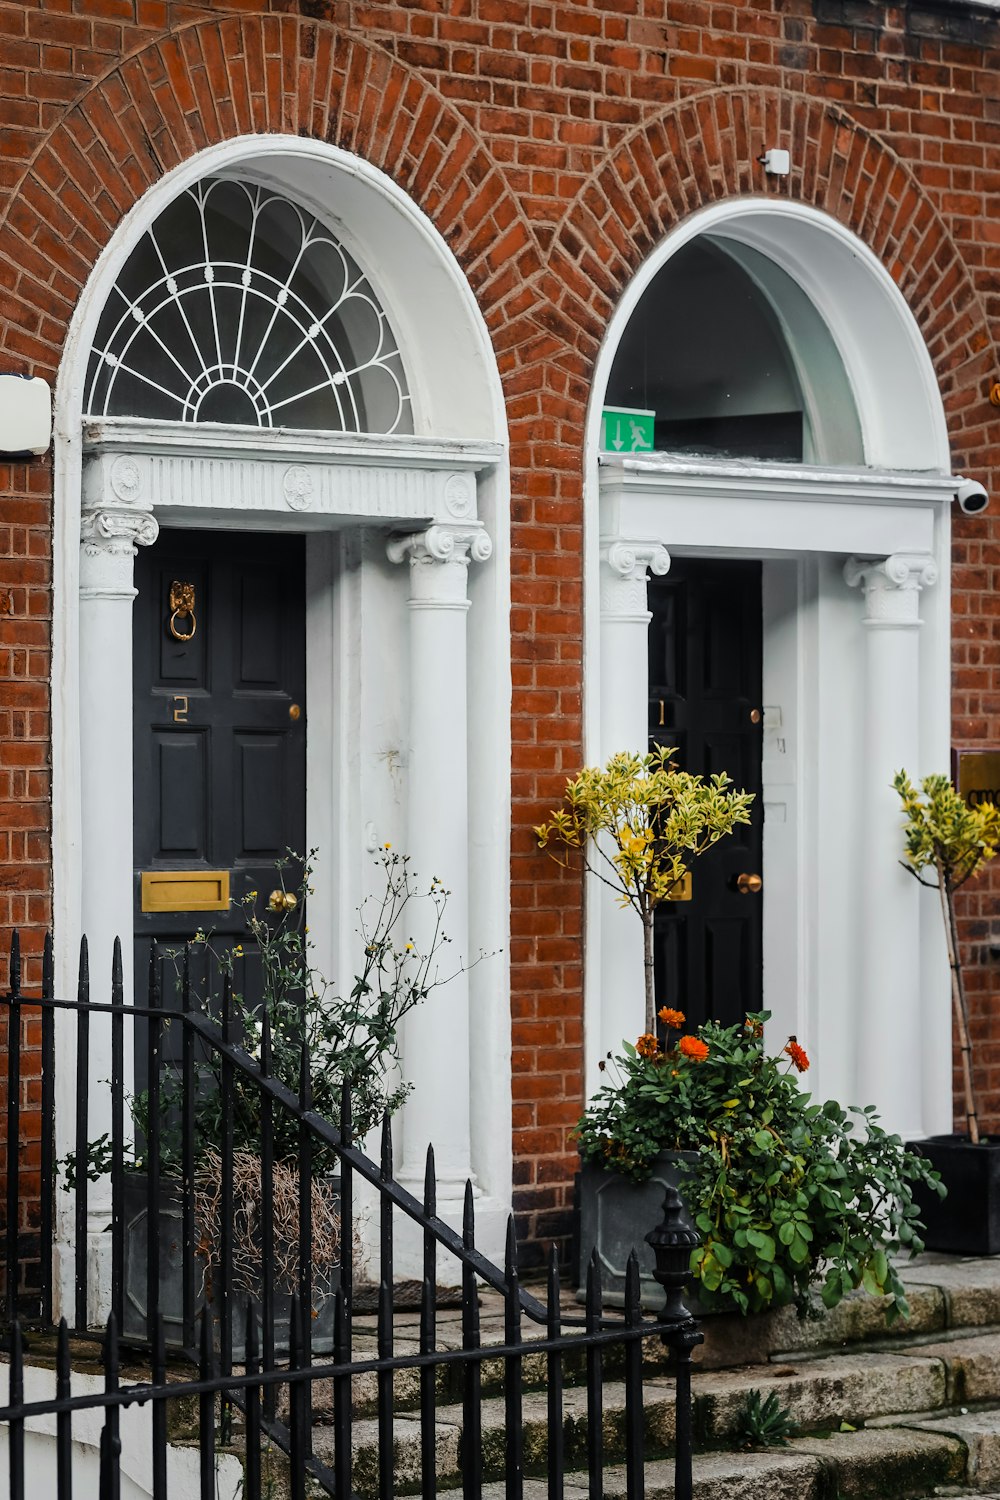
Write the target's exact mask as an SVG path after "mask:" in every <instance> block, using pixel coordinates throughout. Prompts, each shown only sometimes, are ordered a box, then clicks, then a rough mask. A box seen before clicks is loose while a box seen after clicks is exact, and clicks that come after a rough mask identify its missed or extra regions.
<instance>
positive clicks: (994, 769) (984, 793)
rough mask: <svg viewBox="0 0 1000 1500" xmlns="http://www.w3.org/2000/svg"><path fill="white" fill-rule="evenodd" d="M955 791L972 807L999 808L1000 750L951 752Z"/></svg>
mask: <svg viewBox="0 0 1000 1500" xmlns="http://www.w3.org/2000/svg"><path fill="white" fill-rule="evenodd" d="M952 756H953V759H954V767H955V769H954V780H955V790H956V791H957V792H958V795H959V796H960V797H964V798H965V800H966V802H968V803H969V804H970V806H972V807H976V806H978V804H979V803H980V802H993V803H996V805H997V806H998V807H1000V750H953V751H952Z"/></svg>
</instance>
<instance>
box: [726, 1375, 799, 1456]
mask: <svg viewBox="0 0 1000 1500" xmlns="http://www.w3.org/2000/svg"><path fill="white" fill-rule="evenodd" d="M797 1431H798V1429H797V1427H796V1425H795V1423H794V1422H793V1421H792V1416H791V1412H790V1411H789V1409H788V1407H787V1406H782V1404H781V1402H780V1401H779V1400H778V1393H777V1391H772V1392H771V1394H770V1395H769V1396H767V1397H766V1398H764V1397H762V1396H761V1393H760V1391H759V1390H757V1389H756V1387H755V1388H754V1389H753V1390H750V1391H747V1394H746V1397H745V1398H744V1401H743V1405H742V1407H741V1408H740V1411H739V1414H738V1416H737V1418H736V1430H735V1434H734V1436H735V1438H736V1441H737V1443H739V1445H740V1447H741V1448H787V1447H788V1439H789V1438H792V1437H794V1436H795V1434H796V1432H797Z"/></svg>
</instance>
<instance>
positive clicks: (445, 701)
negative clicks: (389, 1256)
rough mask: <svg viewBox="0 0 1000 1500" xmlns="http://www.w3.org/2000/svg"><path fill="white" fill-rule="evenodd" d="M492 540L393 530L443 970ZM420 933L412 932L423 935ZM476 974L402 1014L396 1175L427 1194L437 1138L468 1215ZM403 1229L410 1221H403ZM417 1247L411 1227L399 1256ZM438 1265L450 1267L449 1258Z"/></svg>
mask: <svg viewBox="0 0 1000 1500" xmlns="http://www.w3.org/2000/svg"><path fill="white" fill-rule="evenodd" d="M491 553H492V543H491V541H490V538H489V536H488V535H487V533H486V531H485V529H484V528H483V527H482V526H481V525H480V524H479V523H478V522H477V521H474V520H473V521H470V522H468V523H450V522H443V523H440V524H435V525H433V526H430V527H429V528H428V529H427V530H426V531H422V532H418V533H415V534H414V535H411V536H405V537H397V538H393V539H392V540H391V541H390V542H389V545H388V555H389V558H390V560H391V561H393V562H397V563H398V562H403V561H404V560H408V561H409V569H410V597H409V605H410V684H411V686H410V732H409V779H408V782H409V784H408V806H409V813H408V836H407V853H408V854H409V856H410V859H411V860H412V866H413V869H414V870H415V871H416V872H417V874H418V876H419V879H420V883H421V884H424V883H425V882H427V881H429V880H430V878H431V877H432V876H437V877H438V878H440V879H441V880H443V881H444V883H445V885H446V887H447V889H448V891H449V892H450V894H449V897H448V904H447V910H446V913H445V921H444V924H443V925H444V930H445V932H446V933H447V935H448V937H449V938H450V940H451V941H450V943H449V945H448V948H447V949H446V950H445V951H444V952H443V953H442V955H441V970H442V972H443V973H447V972H449V971H452V972H454V970H455V969H456V968H457V966H458V965H459V964H464V965H468V963H469V962H470V959H471V958H473V957H474V955H471V954H470V952H469V912H468V885H469V836H468V835H469V828H468V825H469V818H468V718H467V707H466V697H467V692H466V685H467V679H466V673H467V660H466V615H467V612H468V609H469V597H468V571H469V562H470V559H471V560H475V561H477V562H485V561H486V560H487V558H489V556H490V555H491ZM428 936H429V934H428V933H427V932H426V930H425V931H423V932H420V931H418V932H415V933H414V937H415V939H416V940H417V942H418V947H419V946H421V944H420V939H421V938H423V940H424V941H426V940H427V938H428ZM469 1042H470V1028H469V978H468V973H467V972H461V973H457V974H455V975H454V977H453V978H451V979H449V981H448V983H447V984H444V985H442V987H441V988H440V989H437V990H435V991H434V992H433V993H432V994H431V995H430V996H429V997H428V999H427V1000H426V1001H425V1002H424V1003H423V1004H421V1005H419V1006H417V1007H416V1008H415V1009H414V1010H413V1011H411V1012H410V1014H409V1016H407V1018H406V1022H405V1031H404V1038H403V1068H404V1073H405V1076H406V1078H407V1079H408V1080H409V1081H410V1082H411V1083H412V1084H413V1092H412V1094H411V1095H410V1098H409V1099H408V1100H407V1102H406V1105H405V1107H404V1110H403V1120H402V1135H403V1143H402V1145H403V1150H402V1165H401V1167H400V1170H399V1172H398V1174H397V1175H398V1177H399V1180H400V1182H402V1183H403V1184H404V1185H405V1186H406V1187H408V1188H409V1189H410V1191H412V1192H414V1193H415V1194H416V1195H417V1196H420V1195H421V1194H422V1191H423V1181H424V1163H425V1156H426V1151H427V1146H428V1144H429V1143H433V1146H434V1157H435V1163H436V1167H437V1180H438V1189H437V1192H438V1212H439V1214H440V1216H441V1217H442V1218H444V1219H446V1220H448V1221H449V1222H452V1223H453V1224H455V1225H456V1226H457V1225H459V1224H460V1223H461V1208H462V1199H463V1195H464V1192H465V1184H466V1181H467V1179H469V1178H473V1180H474V1174H473V1169H472V1159H471V1146H470V1111H469ZM400 1228H403V1226H400ZM411 1252H412V1259H413V1260H414V1266H413V1267H411V1268H410V1269H412V1270H414V1271H418V1270H419V1255H420V1246H419V1244H418V1243H417V1241H416V1240H414V1241H413V1244H412V1245H411V1244H410V1243H409V1238H408V1237H407V1236H406V1234H405V1232H404V1233H403V1234H401V1235H400V1237H399V1239H398V1242H397V1266H398V1267H399V1268H400V1272H401V1274H402V1272H403V1270H404V1269H405V1267H404V1265H403V1264H402V1262H404V1261H405V1262H407V1263H408V1261H409V1259H410V1258H411ZM442 1269H444V1268H443V1267H442Z"/></svg>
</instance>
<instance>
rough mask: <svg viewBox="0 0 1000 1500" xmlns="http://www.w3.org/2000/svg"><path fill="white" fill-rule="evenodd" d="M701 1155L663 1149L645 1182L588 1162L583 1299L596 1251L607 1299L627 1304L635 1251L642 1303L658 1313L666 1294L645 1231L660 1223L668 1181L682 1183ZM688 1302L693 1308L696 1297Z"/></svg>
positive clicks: (583, 1176)
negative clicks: (628, 1272) (627, 1279)
mask: <svg viewBox="0 0 1000 1500" xmlns="http://www.w3.org/2000/svg"><path fill="white" fill-rule="evenodd" d="M697 1159H698V1156H697V1152H695V1151H663V1152H661V1153H660V1155H659V1156H658V1157H657V1158H656V1162H655V1164H654V1166H653V1171H652V1175H651V1176H650V1177H648V1178H647V1179H646V1181H645V1182H632V1181H631V1179H630V1178H628V1177H622V1176H621V1175H620V1174H619V1173H617V1172H606V1171H605V1170H604V1169H603V1168H602V1167H598V1166H594V1165H593V1164H592V1163H590V1162H587V1163H585V1165H584V1166H583V1168H582V1169H581V1171H580V1173H579V1175H578V1177H577V1210H578V1216H579V1217H578V1225H579V1261H578V1267H577V1269H578V1273H579V1289H578V1291H577V1298H578V1300H579V1301H581V1302H582V1301H583V1300H584V1297H585V1294H586V1285H587V1267H588V1266H589V1264H590V1258H591V1255H592V1254H593V1252H594V1250H596V1251H597V1260H598V1264H599V1265H600V1268H601V1287H602V1291H603V1294H604V1300H605V1302H606V1303H608V1304H609V1305H610V1306H612V1307H622V1306H624V1303H625V1272H626V1268H627V1266H628V1258H629V1255H630V1254H631V1252H632V1250H633V1249H634V1250H635V1252H636V1255H637V1256H638V1258H639V1285H640V1293H641V1297H642V1305H643V1307H644V1308H645V1309H646V1310H647V1311H648V1312H659V1310H660V1308H661V1307H662V1306H663V1303H664V1295H663V1291H662V1289H661V1288H660V1287H659V1286H658V1285H657V1283H656V1282H655V1281H654V1280H653V1252H652V1250H651V1249H650V1248H649V1246H648V1245H647V1244H646V1235H647V1234H648V1233H649V1231H650V1230H651V1229H653V1228H655V1226H656V1225H657V1224H658V1223H659V1222H660V1219H661V1217H662V1212H663V1195H664V1193H665V1191H666V1189H667V1187H668V1185H669V1186H670V1187H674V1188H679V1187H680V1173H681V1166H682V1164H683V1163H684V1162H694V1161H697ZM687 1300H688V1306H690V1305H691V1299H690V1298H689V1299H687ZM692 1310H693V1309H692Z"/></svg>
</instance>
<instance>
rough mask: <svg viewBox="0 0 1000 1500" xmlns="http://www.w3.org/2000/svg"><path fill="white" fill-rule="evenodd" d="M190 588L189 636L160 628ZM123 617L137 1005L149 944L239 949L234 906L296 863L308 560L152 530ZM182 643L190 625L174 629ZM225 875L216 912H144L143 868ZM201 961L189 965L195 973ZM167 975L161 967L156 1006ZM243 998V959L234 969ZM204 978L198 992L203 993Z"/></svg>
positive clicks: (241, 539) (208, 535) (254, 542)
mask: <svg viewBox="0 0 1000 1500" xmlns="http://www.w3.org/2000/svg"><path fill="white" fill-rule="evenodd" d="M175 580H177V581H182V582H185V583H193V584H194V588H195V600H196V602H195V611H194V613H195V618H196V621H197V626H196V629H195V632H194V634H193V636H191V638H190V639H187V640H177V639H175V637H174V636H173V635H172V634H171V631H170V628H169V618H170V606H169V602H168V601H169V598H170V589H171V584H172V583H173V582H174V581H175ZM136 587H137V589H138V596H137V598H136V602H135V615H134V703H135V709H134V763H135V880H136V897H135V938H136V976H137V995H138V996H139V997H141V995H142V992H143V988H144V986H143V984H142V976H144V975H145V973H146V970H147V967H148V961H149V951H150V942H151V941H152V940H155V941H156V942H157V943H158V944H162V945H164V947H166V948H174V949H176V948H177V947H179V946H180V945H181V944H183V942H184V941H185V940H186V939H188V938H191V937H192V936H193V935H194V933H195V931H196V930H197V929H199V928H201V929H203V930H205V931H210V932H211V933H212V942H213V945H214V946H215V947H216V949H217V950H220V949H227V950H229V951H231V950H232V948H233V947H234V946H235V945H236V944H238V943H245V937H246V935H245V928H244V922H243V913H242V909H241V907H240V905H239V903H240V901H241V899H242V898H243V897H244V896H245V895H246V893H247V892H248V891H249V890H259V891H261V892H262V893H263V894H265V895H266V893H267V892H268V891H270V890H271V889H272V888H273V887H274V885H275V884H276V879H275V872H274V862H275V860H277V859H280V858H282V857H283V856H284V854H285V853H286V851H287V850H288V849H289V848H291V849H294V850H296V851H298V852H305V837H306V834H305V732H306V717H305V554H304V539H303V538H302V537H299V536H292V537H286V536H273V535H254V534H250V535H240V534H238V533H233V532H226V533H216V532H198V531H173V532H172V531H163V532H161V534H160V538H159V540H158V541H157V543H156V545H155V546H154V547H151V548H143V549H141V550H140V553H139V556H138V557H137V558H136ZM178 628H179V629H180V631H181V633H182V634H183V633H185V632H186V631H187V630H188V629H189V628H190V621H189V620H182V621H180V622H179V627H178ZM169 869H181V870H187V869H190V870H194V871H197V870H200V869H204V870H226V871H228V872H229V877H230V906H229V909H228V910H227V911H213V912H203V911H187V912H185V911H177V912H144V911H142V909H141V905H142V902H141V890H140V876H141V873H142V871H143V870H169ZM203 960H204V955H203V954H202V955H200V956H199V962H202V961H203ZM175 966H176V965H175V963H174V962H173V961H172V960H171V959H170V958H169V957H166V958H164V959H163V961H162V975H161V983H162V985H163V986H164V989H163V993H164V998H165V1000H166V1001H167V1002H168V1003H172V1000H173V999H174V998H175V996H174V990H175V987H176V986H175V978H174V972H173V970H174V968H175ZM237 968H238V971H239V972H238V975H237V978H238V983H239V984H240V985H242V986H243V993H245V994H246V995H247V998H248V999H250V998H252V996H253V994H254V991H255V989H256V988H257V987H258V986H257V985H256V981H255V976H254V972H253V970H254V965H253V957H252V954H249V953H248V954H247V956H246V958H245V959H243V960H238V961H237ZM209 978H210V976H209V975H208V973H207V972H206V973H204V974H199V975H198V976H197V987H198V989H199V990H202V989H203V988H204V987H205V986H206V985H208V984H209Z"/></svg>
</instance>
